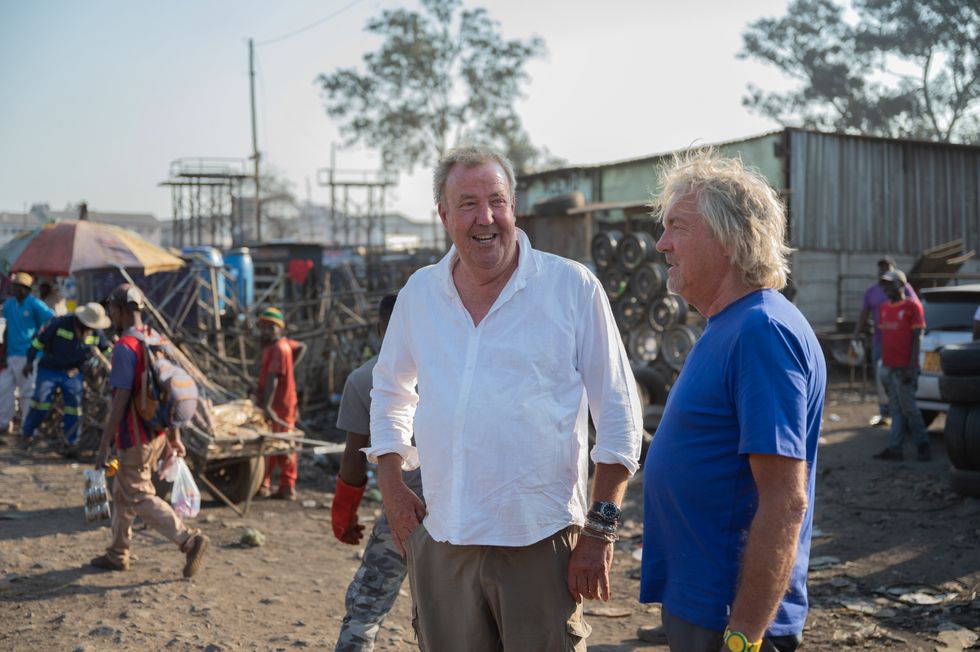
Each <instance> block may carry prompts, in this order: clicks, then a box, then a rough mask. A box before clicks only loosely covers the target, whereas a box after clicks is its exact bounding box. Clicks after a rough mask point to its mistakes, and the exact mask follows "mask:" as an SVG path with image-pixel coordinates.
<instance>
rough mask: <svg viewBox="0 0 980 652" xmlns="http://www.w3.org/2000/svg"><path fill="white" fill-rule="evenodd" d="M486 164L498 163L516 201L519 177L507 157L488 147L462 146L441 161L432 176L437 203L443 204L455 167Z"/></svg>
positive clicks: (473, 166) (511, 197)
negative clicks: (515, 194) (447, 183)
mask: <svg viewBox="0 0 980 652" xmlns="http://www.w3.org/2000/svg"><path fill="white" fill-rule="evenodd" d="M484 163H497V164H498V165H500V167H501V168H503V170H504V174H506V175H507V184H508V185H509V186H510V199H511V201H513V200H514V189H515V188H516V187H517V177H516V176H515V175H514V165H513V164H512V163H511V162H510V161H509V160H508V159H507V157H506V156H504V155H503V154H501V153H500V152H498V151H497V150H495V149H493V148H492V147H487V146H486V145H461V146H459V147H454V148H452V149H451V150H449V151H448V152H446V153H445V154H443V155H442V157H441V158H440V159H439V162H438V163H437V164H436V169H435V172H434V173H433V175H432V194H433V197H434V198H435V200H436V203H437V204H439V203H442V200H443V193H444V192H445V190H446V179H448V178H449V173H450V171H452V169H453V166H455V165H462V166H463V167H464V168H467V169H472V168H475V167H478V166H480V165H483V164H484Z"/></svg>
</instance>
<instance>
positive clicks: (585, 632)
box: [565, 607, 592, 652]
mask: <svg viewBox="0 0 980 652" xmlns="http://www.w3.org/2000/svg"><path fill="white" fill-rule="evenodd" d="M565 633H566V639H567V641H568V644H567V645H566V646H565V650H567V652H585V650H586V646H585V639H586V638H588V636H589V634H591V633H592V626H591V625H589V623H587V622H585V618H584V617H583V616H582V609H581V607H579V608H578V609H576V610H575V614H574V615H573V616H572V617H571V618H569V619H568V622H566V623H565Z"/></svg>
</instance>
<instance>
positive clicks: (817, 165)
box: [788, 129, 980, 255]
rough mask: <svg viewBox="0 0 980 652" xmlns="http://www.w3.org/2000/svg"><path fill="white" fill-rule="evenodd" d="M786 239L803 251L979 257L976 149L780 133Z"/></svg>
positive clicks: (979, 191) (979, 181)
mask: <svg viewBox="0 0 980 652" xmlns="http://www.w3.org/2000/svg"><path fill="white" fill-rule="evenodd" d="M788 136H789V145H790V147H789V150H790V161H789V165H790V169H789V180H790V182H789V186H790V187H789V191H790V192H789V202H790V239H791V242H792V245H793V247H795V248H798V249H808V250H823V251H851V252H862V251H863V252H871V251H888V252H891V253H893V254H899V255H901V254H918V253H919V252H921V251H922V250H923V249H925V248H927V247H932V246H935V245H937V244H941V243H944V242H948V241H950V240H954V239H956V238H963V239H964V240H965V241H966V248H967V250H969V249H976V250H978V251H980V147H967V146H959V145H944V144H939V143H922V142H911V141H898V140H884V139H876V138H863V137H858V136H845V135H839V134H821V133H814V132H808V131H800V130H796V129H790V130H788Z"/></svg>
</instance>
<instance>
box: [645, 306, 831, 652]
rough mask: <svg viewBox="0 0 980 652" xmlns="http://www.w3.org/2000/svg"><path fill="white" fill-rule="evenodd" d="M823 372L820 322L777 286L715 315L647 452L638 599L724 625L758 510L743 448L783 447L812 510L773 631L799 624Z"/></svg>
mask: <svg viewBox="0 0 980 652" xmlns="http://www.w3.org/2000/svg"><path fill="white" fill-rule="evenodd" d="M826 378H827V370H826V366H825V363H824V358H823V354H822V353H821V350H820V345H819V344H818V342H817V338H816V336H815V335H814V334H813V329H812V328H810V325H809V324H808V323H807V321H806V319H805V318H804V317H803V315H802V314H800V311H799V310H797V309H796V307H795V306H793V304H791V303H790V302H789V301H787V300H786V299H785V298H784V297H783V296H782V295H781V294H780V293H779V292H776V291H775V290H759V291H756V292H752V293H750V294H748V295H746V296H744V297H742V298H741V299H739V300H737V301H735V302H734V303H732V304H731V305H729V306H727V307H726V308H725V309H724V310H722V311H721V312H720V313H718V314H717V315H715V316H714V317H712V318H711V319H709V320H708V326H707V328H706V329H705V331H704V335H702V336H701V338H700V339H699V340H698V342H697V343H696V344H695V346H694V348H693V349H692V350H691V353H690V354H689V355H688V357H687V361H686V362H685V363H684V368H683V370H682V371H681V374H680V377H679V378H678V379H677V382H676V383H675V384H674V387H673V388H672V389H671V391H670V396H669V397H668V399H667V405H666V407H665V408H664V414H663V419H662V420H661V422H660V427H659V428H658V429H657V433H656V436H655V437H654V438H653V442H652V443H651V444H650V448H649V451H648V452H647V458H646V468H645V470H644V478H643V497H644V519H645V520H644V531H643V567H642V578H641V583H640V601H641V602H660V603H662V604H663V606H664V608H665V609H666V610H667V611H669V612H670V613H671V614H672V615H674V616H676V617H678V618H681V619H683V620H686V621H688V622H690V623H693V624H695V625H699V626H701V627H705V628H707V629H711V630H714V631H719V632H720V631H722V630H724V629H725V626H726V624H727V623H728V616H729V612H730V609H731V605H732V603H733V602H734V599H735V591H736V585H737V582H738V573H739V564H740V560H741V557H742V551H743V548H744V546H745V542H746V540H747V538H748V530H749V525H750V524H751V522H752V518H753V516H754V515H755V510H756V507H757V506H758V495H757V493H756V488H755V483H754V481H753V479H752V471H751V468H750V467H749V459H748V456H749V455H751V454H770V455H780V456H784V457H791V458H794V459H799V460H806V461H807V466H808V468H809V479H808V487H807V494H808V496H809V507H808V509H807V513H806V517H805V518H804V521H803V527H802V530H801V533H800V543H799V548H798V549H797V554H796V563H795V565H794V567H793V572H792V576H791V578H790V584H789V590H788V592H787V593H786V596H785V597H784V598H783V601H782V603H781V604H780V606H779V611H778V612H777V614H776V618H775V620H774V621H773V623H772V626H771V627H770V629H769V632H768V633H769V635H772V636H784V635H790V634H798V633H800V632H802V631H803V623H804V621H805V620H806V613H807V594H806V573H807V566H808V564H809V558H810V529H811V526H812V524H813V488H814V477H815V473H814V469H815V467H816V460H817V439H818V437H819V432H820V417H821V413H822V411H823V400H824V386H825V383H826Z"/></svg>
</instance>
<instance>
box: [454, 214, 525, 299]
mask: <svg viewBox="0 0 980 652" xmlns="http://www.w3.org/2000/svg"><path fill="white" fill-rule="evenodd" d="M515 230H516V231H517V269H516V270H514V274H513V275H512V276H511V277H510V280H508V281H507V285H506V286H505V287H504V290H503V291H502V292H501V293H500V294H501V296H502V297H504V298H509V297H510V296H511V295H512V294H513V293H514V292H517V291H518V290H520V289H521V288H523V287H524V286H525V285H527V280H528V279H529V278H531V277H532V276H534V274H536V273H537V272H538V259H537V257H535V255H534V250H533V249H532V248H531V241H530V240H529V239H528V237H527V234H526V233H524V231H523V230H521V229H515ZM457 258H459V256H458V255H457V253H456V245H453V246H451V247H450V248H449V251H448V252H446V255H445V256H443V257H442V260H440V261H439V262H438V263H436V269H437V270H438V278H439V284H440V286H441V287H442V289H443V292H445V293H446V294H448V295H449V296H457V295H458V294H459V293H458V292H457V291H456V284H455V283H453V265H454V264H455V263H456V259H457ZM498 300H499V299H498Z"/></svg>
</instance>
